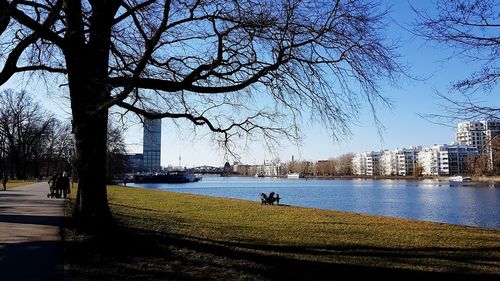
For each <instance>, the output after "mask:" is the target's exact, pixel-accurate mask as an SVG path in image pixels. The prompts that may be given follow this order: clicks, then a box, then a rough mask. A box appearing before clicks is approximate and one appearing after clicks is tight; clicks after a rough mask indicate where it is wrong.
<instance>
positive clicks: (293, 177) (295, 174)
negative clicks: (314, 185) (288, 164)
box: [286, 173, 303, 179]
mask: <svg viewBox="0 0 500 281" xmlns="http://www.w3.org/2000/svg"><path fill="white" fill-rule="evenodd" d="M286 177H287V178H289V179H299V178H303V176H302V175H301V174H300V173H288V174H287V175H286Z"/></svg>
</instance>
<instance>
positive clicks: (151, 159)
mask: <svg viewBox="0 0 500 281" xmlns="http://www.w3.org/2000/svg"><path fill="white" fill-rule="evenodd" d="M142 149H143V153H142V154H143V160H142V169H143V171H145V172H155V171H160V170H161V165H160V162H161V119H154V120H151V119H144V137H143V148H142Z"/></svg>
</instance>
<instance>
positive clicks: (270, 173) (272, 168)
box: [257, 161, 282, 177]
mask: <svg viewBox="0 0 500 281" xmlns="http://www.w3.org/2000/svg"><path fill="white" fill-rule="evenodd" d="M281 166H282V165H281V162H275V161H267V162H266V161H264V164H262V165H260V166H258V168H257V174H258V175H261V176H266V177H277V176H279V175H280V174H281Z"/></svg>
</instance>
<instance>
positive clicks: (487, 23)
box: [415, 0, 500, 119]
mask: <svg viewBox="0 0 500 281" xmlns="http://www.w3.org/2000/svg"><path fill="white" fill-rule="evenodd" d="M435 5H436V8H437V13H436V14H435V15H434V14H431V15H429V14H428V13H426V12H425V11H416V12H417V14H418V16H419V21H418V23H417V25H416V29H415V32H416V33H417V34H418V35H420V36H422V37H424V38H426V39H428V40H431V41H433V42H437V43H439V44H443V45H446V46H449V47H451V48H452V49H453V50H454V51H455V53H454V55H453V57H457V56H458V57H460V58H462V59H465V60H467V61H469V62H474V63H479V64H481V65H482V67H481V68H480V69H478V70H476V71H473V72H472V73H471V74H470V76H469V77H467V78H464V79H462V80H460V81H456V82H455V83H454V84H453V86H452V90H453V91H455V92H457V93H458V94H460V95H461V96H460V97H459V98H457V97H453V98H450V97H448V96H446V95H443V94H438V95H439V97H441V98H442V99H443V100H444V101H445V105H444V108H443V110H444V112H445V114H444V116H437V117H453V118H458V119H463V118H494V117H496V118H498V117H500V108H497V107H492V106H490V105H485V104H481V103H480V102H479V99H478V98H477V97H474V96H472V95H471V94H472V93H475V92H485V93H489V92H491V91H492V90H493V89H494V88H495V87H496V86H497V83H498V81H499V80H500V67H499V65H500V14H499V13H498V11H499V9H500V3H499V2H498V1H497V0H444V1H436V4H435Z"/></svg>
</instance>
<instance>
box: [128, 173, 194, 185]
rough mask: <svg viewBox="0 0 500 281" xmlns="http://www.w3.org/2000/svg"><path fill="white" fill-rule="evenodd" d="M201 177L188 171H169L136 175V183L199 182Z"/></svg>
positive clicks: (134, 179) (134, 180)
mask: <svg viewBox="0 0 500 281" xmlns="http://www.w3.org/2000/svg"><path fill="white" fill-rule="evenodd" d="M199 180H201V177H197V176H195V175H194V174H193V173H190V172H186V171H168V172H165V173H154V174H138V175H134V178H133V182H134V183H188V182H197V181H199Z"/></svg>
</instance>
